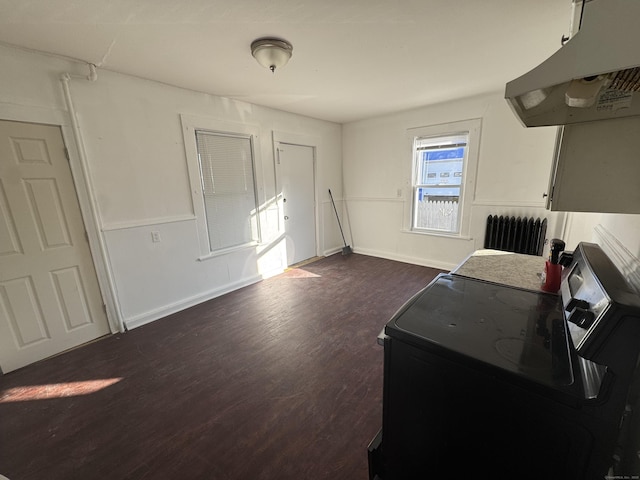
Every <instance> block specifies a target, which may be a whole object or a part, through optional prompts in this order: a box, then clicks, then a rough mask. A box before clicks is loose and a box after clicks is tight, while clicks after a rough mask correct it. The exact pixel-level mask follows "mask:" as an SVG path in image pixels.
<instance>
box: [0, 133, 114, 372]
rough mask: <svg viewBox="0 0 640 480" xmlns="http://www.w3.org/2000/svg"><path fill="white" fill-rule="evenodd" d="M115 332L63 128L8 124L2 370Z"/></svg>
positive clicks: (0, 224) (0, 170)
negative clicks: (104, 301)
mask: <svg viewBox="0 0 640 480" xmlns="http://www.w3.org/2000/svg"><path fill="white" fill-rule="evenodd" d="M107 333H109V325H108V322H107V318H106V314H105V312H104V310H103V303H102V297H101V294H100V290H99V287H98V280H97V277H96V272H95V269H94V266H93V261H92V258H91V252H90V251H89V245H88V243H87V239H86V236H85V232H84V224H83V221H82V217H81V213H80V207H79V204H78V199H77V196H76V191H75V187H74V184H73V179H72V177H71V170H70V167H69V163H68V161H67V157H66V150H65V146H64V141H63V138H62V133H61V131H60V129H59V128H58V127H55V126H48V125H35V124H29V123H19V122H9V121H0V367H1V368H2V371H3V372H4V373H7V372H10V371H12V370H15V369H17V368H20V367H22V366H25V365H28V364H29V363H33V362H35V361H38V360H41V359H43V358H46V357H49V356H52V355H55V354H57V353H60V352H62V351H64V350H67V349H70V348H72V347H75V346H77V345H80V344H82V343H85V342H88V341H90V340H93V339H95V338H98V337H100V336H102V335H105V334H107Z"/></svg>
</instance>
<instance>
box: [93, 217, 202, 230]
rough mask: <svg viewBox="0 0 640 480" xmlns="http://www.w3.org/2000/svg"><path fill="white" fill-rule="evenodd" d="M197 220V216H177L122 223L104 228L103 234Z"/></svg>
mask: <svg viewBox="0 0 640 480" xmlns="http://www.w3.org/2000/svg"><path fill="white" fill-rule="evenodd" d="M195 220H196V217H195V215H176V216H175V217H165V218H151V219H148V220H143V221H131V222H122V223H112V224H108V225H104V226H103V227H102V231H103V232H111V231H114V230H128V229H130V228H139V227H151V226H154V225H164V224H169V223H178V222H193V221H195Z"/></svg>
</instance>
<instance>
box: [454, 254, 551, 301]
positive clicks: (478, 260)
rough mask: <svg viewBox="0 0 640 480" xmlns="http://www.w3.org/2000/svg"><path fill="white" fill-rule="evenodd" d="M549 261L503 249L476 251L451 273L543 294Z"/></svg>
mask: <svg viewBox="0 0 640 480" xmlns="http://www.w3.org/2000/svg"><path fill="white" fill-rule="evenodd" d="M545 261H546V258H544V257H537V256H534V255H523V254H521V253H511V252H503V251H500V250H476V251H475V252H473V253H472V254H471V255H469V257H467V259H466V260H465V261H464V262H462V263H461V264H460V265H458V266H457V267H456V268H455V269H454V270H452V271H451V273H454V274H456V275H460V276H463V277H470V278H478V279H480V280H487V281H489V282H494V283H501V284H503V285H509V286H512V287H518V288H525V289H527V290H534V291H540V274H541V273H542V270H543V269H544V264H545Z"/></svg>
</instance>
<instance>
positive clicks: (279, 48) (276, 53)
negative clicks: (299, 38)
mask: <svg viewBox="0 0 640 480" xmlns="http://www.w3.org/2000/svg"><path fill="white" fill-rule="evenodd" d="M292 53H293V46H292V45H291V44H290V43H289V42H287V41H286V40H282V39H281V38H259V39H258V40H254V42H253V43H252V44H251V55H253V57H254V58H255V59H256V60H257V61H258V63H259V64H260V65H262V66H263V67H265V68H268V69H269V70H271V71H272V72H275V71H276V68H281V67H284V66H285V65H286V64H287V62H288V61H289V59H290V58H291V54H292Z"/></svg>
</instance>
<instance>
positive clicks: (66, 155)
mask: <svg viewBox="0 0 640 480" xmlns="http://www.w3.org/2000/svg"><path fill="white" fill-rule="evenodd" d="M64 156H65V157H67V162H70V161H71V157H70V156H69V149H68V148H67V147H64Z"/></svg>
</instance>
